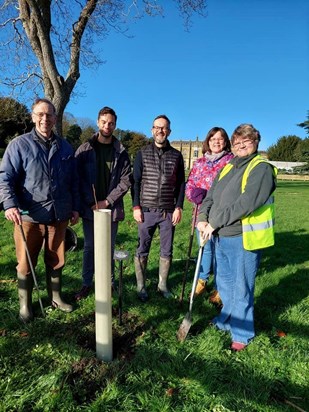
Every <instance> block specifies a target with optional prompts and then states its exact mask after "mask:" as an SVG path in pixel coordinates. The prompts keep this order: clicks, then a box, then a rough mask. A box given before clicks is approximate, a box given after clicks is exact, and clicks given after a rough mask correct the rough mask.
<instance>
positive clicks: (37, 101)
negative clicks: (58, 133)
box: [31, 97, 56, 114]
mask: <svg viewBox="0 0 309 412" xmlns="http://www.w3.org/2000/svg"><path fill="white" fill-rule="evenodd" d="M40 103H46V104H49V105H50V106H51V107H52V108H53V110H54V114H56V108H55V106H54V104H53V103H52V102H51V101H50V100H48V99H45V97H44V98H41V97H38V98H37V99H35V101H34V102H33V105H32V107H31V110H32V111H33V110H34V108H35V106H37V105H38V104H40Z"/></svg>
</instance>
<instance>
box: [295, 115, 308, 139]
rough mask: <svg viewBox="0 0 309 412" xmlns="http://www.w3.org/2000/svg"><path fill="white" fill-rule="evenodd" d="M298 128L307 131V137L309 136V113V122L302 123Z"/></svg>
mask: <svg viewBox="0 0 309 412" xmlns="http://www.w3.org/2000/svg"><path fill="white" fill-rule="evenodd" d="M297 126H299V127H302V128H303V129H305V130H306V133H307V135H309V111H308V112H307V120H305V121H304V122H302V123H299V124H298V125H297Z"/></svg>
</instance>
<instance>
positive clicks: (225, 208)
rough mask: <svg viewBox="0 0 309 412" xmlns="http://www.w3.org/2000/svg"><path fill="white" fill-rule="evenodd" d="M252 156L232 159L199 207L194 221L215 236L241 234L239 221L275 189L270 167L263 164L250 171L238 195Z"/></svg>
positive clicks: (265, 199) (262, 202)
mask: <svg viewBox="0 0 309 412" xmlns="http://www.w3.org/2000/svg"><path fill="white" fill-rule="evenodd" d="M256 155H257V153H254V154H252V155H250V156H246V157H235V158H234V159H232V160H231V161H230V164H232V165H233V166H234V167H233V168H232V169H231V171H230V172H229V173H227V174H226V175H225V176H224V177H223V178H222V179H221V180H220V181H219V176H220V173H219V174H218V175H217V177H216V179H215V180H214V182H213V184H212V186H211V188H210V190H209V191H208V193H207V196H206V198H205V199H204V201H203V203H202V205H201V208H200V211H199V214H198V217H197V221H198V222H205V221H207V222H209V223H210V225H211V226H212V227H213V228H214V229H216V230H215V234H218V235H219V236H239V235H241V234H242V225H241V218H243V217H246V216H248V215H249V214H250V213H252V212H253V211H254V210H256V209H258V208H259V207H260V206H262V205H263V204H264V203H265V202H266V201H267V199H268V198H269V196H270V195H271V193H272V192H273V191H274V190H275V188H276V179H275V177H274V174H273V167H272V165H271V164H269V163H266V162H263V163H259V164H258V165H257V166H256V167H254V168H253V169H252V171H251V172H250V174H249V176H248V180H247V185H246V188H245V192H244V193H241V181H242V177H243V174H244V172H245V169H246V167H247V166H248V163H249V162H250V161H251V160H252V159H253V158H254V157H255V156H256Z"/></svg>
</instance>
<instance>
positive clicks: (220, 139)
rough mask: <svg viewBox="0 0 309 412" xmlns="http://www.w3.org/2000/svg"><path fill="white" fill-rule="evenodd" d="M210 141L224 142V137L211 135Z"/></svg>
mask: <svg viewBox="0 0 309 412" xmlns="http://www.w3.org/2000/svg"><path fill="white" fill-rule="evenodd" d="M209 142H210V143H214V142H220V143H221V142H224V137H215V138H213V137H211V138H210V139H209Z"/></svg>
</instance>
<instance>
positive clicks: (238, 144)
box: [233, 139, 256, 149]
mask: <svg viewBox="0 0 309 412" xmlns="http://www.w3.org/2000/svg"><path fill="white" fill-rule="evenodd" d="M254 142H256V140H251V139H246V140H241V141H240V142H237V143H234V144H233V147H235V149H238V148H239V147H240V146H250V145H251V144H253V143H254Z"/></svg>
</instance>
